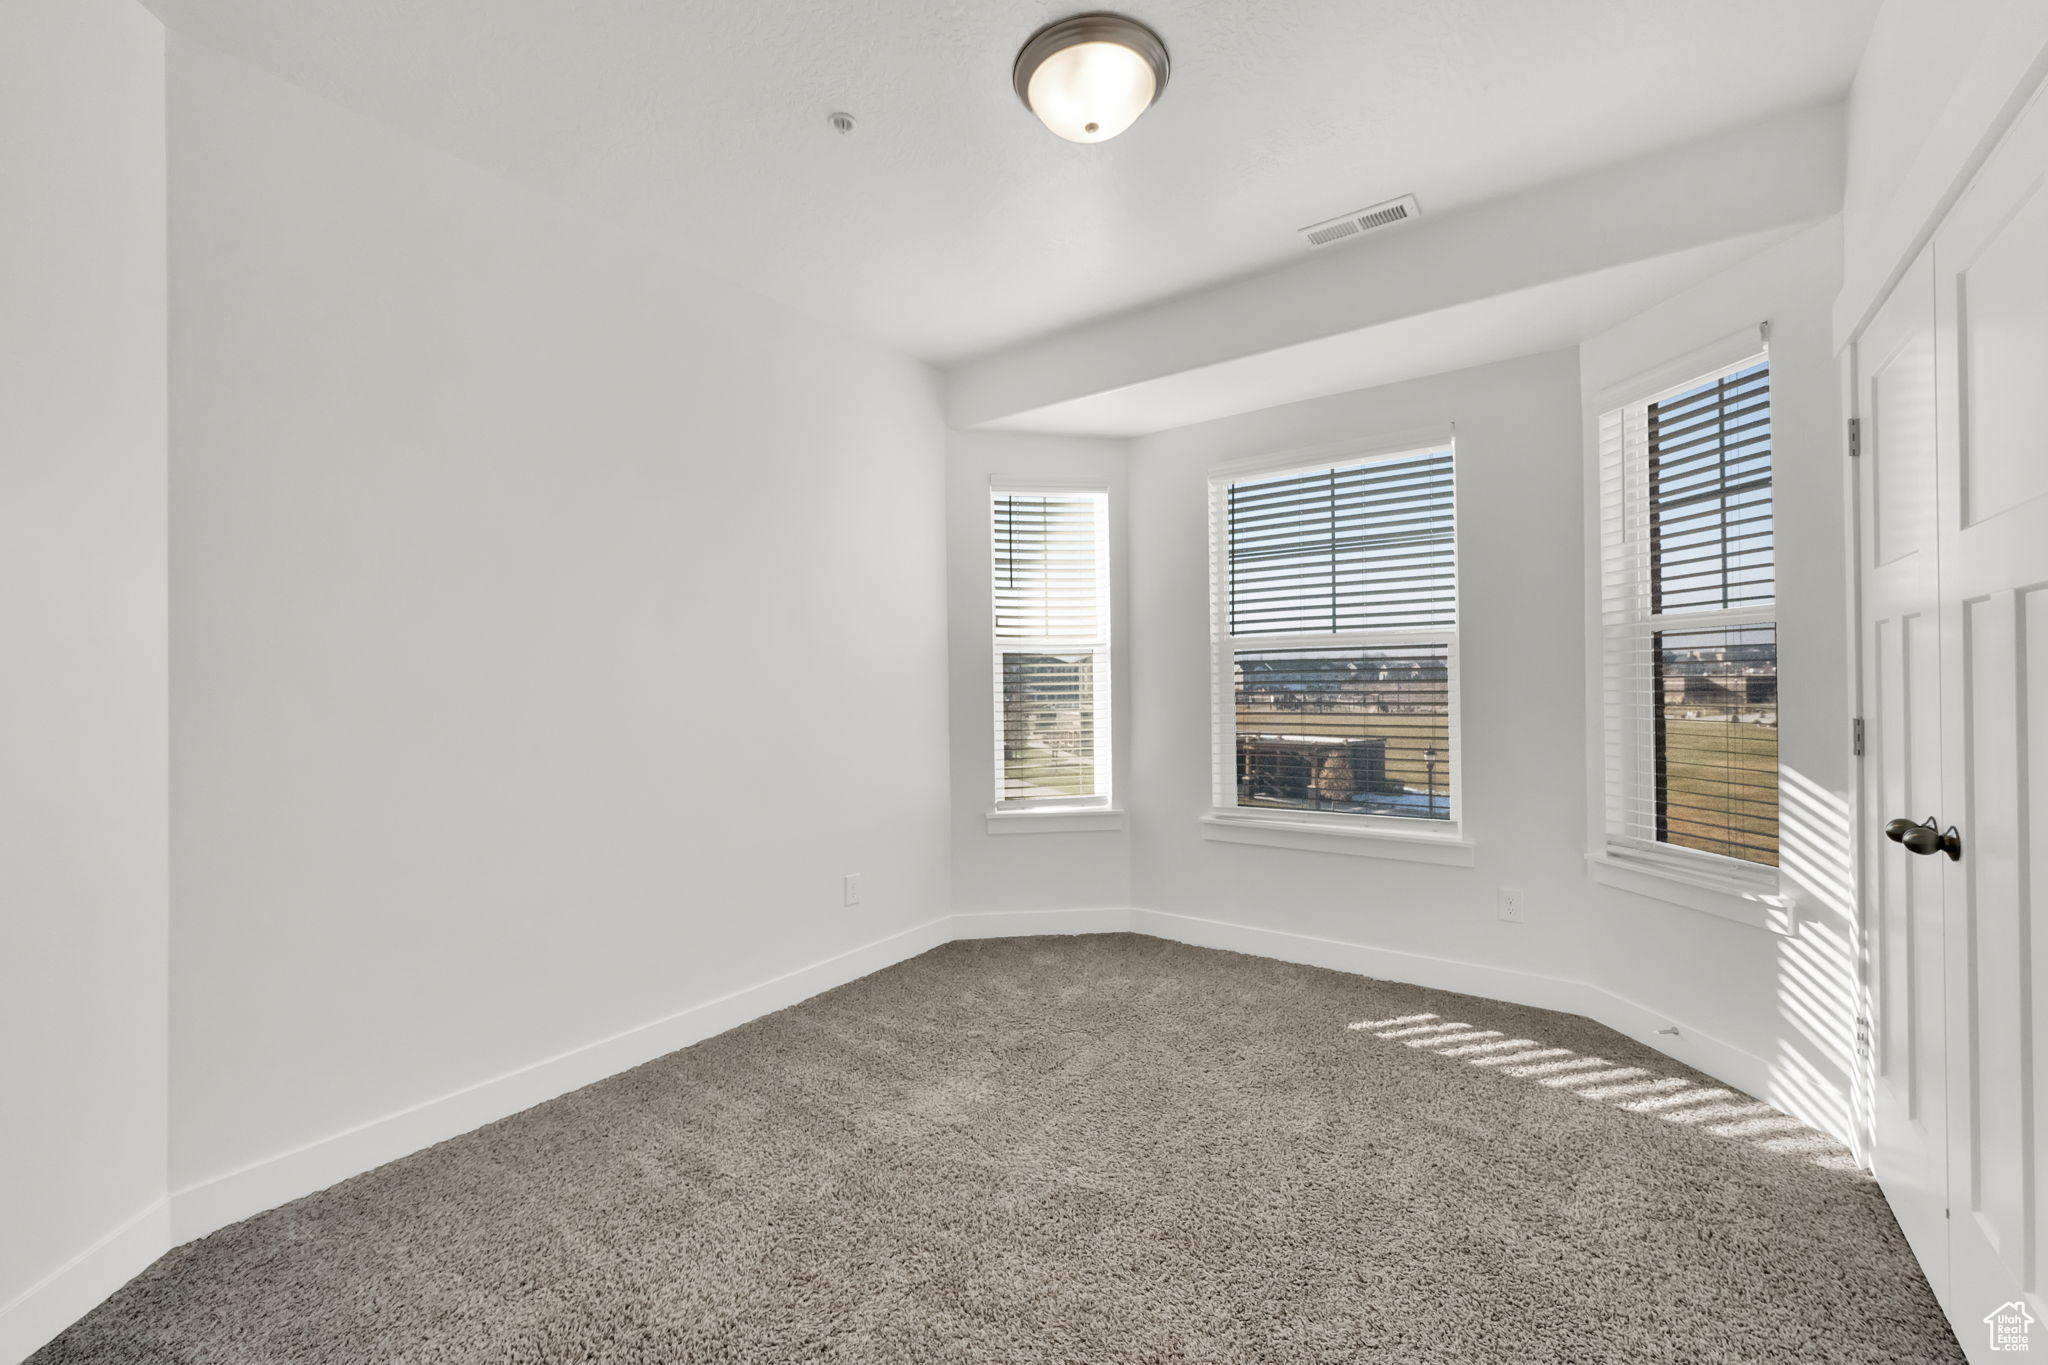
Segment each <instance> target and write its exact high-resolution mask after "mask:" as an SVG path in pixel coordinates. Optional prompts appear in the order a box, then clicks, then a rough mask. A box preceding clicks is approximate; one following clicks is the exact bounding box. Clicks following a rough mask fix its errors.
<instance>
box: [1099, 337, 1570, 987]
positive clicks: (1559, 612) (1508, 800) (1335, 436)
mask: <svg viewBox="0 0 2048 1365" xmlns="http://www.w3.org/2000/svg"><path fill="white" fill-rule="evenodd" d="M1447 423H1456V426H1457V450H1458V489H1459V504H1458V536H1459V548H1460V554H1461V561H1460V565H1459V579H1460V582H1459V592H1460V600H1459V636H1460V645H1461V649H1460V657H1461V665H1462V669H1463V705H1464V734H1463V741H1462V742H1463V751H1464V758H1463V783H1464V796H1463V802H1464V812H1465V821H1464V823H1465V828H1466V830H1467V832H1468V833H1469V835H1470V836H1471V837H1472V838H1473V839H1475V840H1476V841H1477V842H1478V845H1479V855H1478V856H1479V865H1478V866H1477V867H1473V868H1459V867H1440V866H1428V865H1423V864H1418V863H1410V862H1396V861H1389V860H1385V859H1378V858H1363V857H1354V856H1350V855H1347V854H1335V853H1323V852H1305V851H1300V850H1295V849H1277V848H1262V847H1247V846H1243V845H1238V844H1224V843H1214V842H1209V841H1206V840H1204V839H1203V838H1202V837H1201V827H1200V825H1199V824H1198V818H1199V817H1200V815H1201V814H1202V813H1203V812H1204V811H1205V810H1207V809H1208V808H1209V805H1210V773H1209V752H1210V749H1209V735H1210V716H1209V696H1210V692H1209V688H1210V680H1209V671H1208V658H1209V558H1208V556H1209V536H1208V527H1209V522H1208V504H1207V496H1208V480H1209V473H1210V470H1211V468H1212V467H1213V466H1215V465H1216V464H1218V463H1220V462H1224V461H1228V460H1231V459H1235V458H1240V457H1248V456H1256V455H1260V454H1265V453H1279V452H1284V451H1287V450H1291V449H1296V448H1300V447H1307V446H1315V445H1320V444H1326V443H1330V442H1335V441H1342V440H1347V439H1369V438H1372V437H1374V436H1376V435H1390V434H1398V433H1402V432H1408V431H1414V430H1417V429H1421V428H1425V427H1441V426H1443V425H1445V424H1447ZM1579 429H1580V428H1579V379H1578V357H1577V355H1576V353H1575V352H1572V351H1558V352H1553V353H1550V354H1547V355H1541V356H1533V357H1528V358H1525V359H1520V360H1512V361H1506V362H1503V363H1500V364H1496V365H1487V366H1483V367H1481V368H1478V369H1471V370H1461V371H1458V372H1456V373H1453V374H1446V375H1438V376H1434V377H1432V378H1428V379H1421V380H1414V381H1410V382H1408V383H1403V384H1396V385H1390V386H1388V387H1386V388H1380V389H1370V390H1364V391H1361V392H1355V393H1349V394H1341V395H1338V396H1335V397H1331V398H1320V399H1314V400H1311V401H1309V402H1305V403H1295V404H1290V405H1288V406H1286V407H1280V408H1270V409H1267V410H1265V411H1262V412H1254V413H1247V414H1245V415H1243V416H1240V417H1232V418H1225V419H1223V420H1221V421H1215V422H1205V423H1202V424H1200V425H1198V426H1192V427H1184V428H1181V429H1179V430H1176V431H1169V432H1163V433H1161V434H1158V435H1155V436H1148V437H1142V438H1140V439H1138V440H1137V441H1136V442H1134V443H1133V455H1132V467H1131V496H1130V500H1129V501H1130V514H1129V515H1130V521H1131V559H1132V570H1131V599H1132V600H1131V614H1132V616H1133V618H1134V620H1135V622H1136V624H1135V625H1134V627H1133V629H1132V632H1131V649H1132V653H1133V654H1134V656H1135V661H1134V664H1133V675H1134V686H1135V690H1136V694H1135V696H1134V698H1133V702H1132V705H1131V707H1130V711H1131V713H1132V729H1133V736H1132V742H1133V745H1134V747H1135V754H1134V760H1133V768H1134V782H1133V788H1134V791H1135V802H1136V805H1137V808H1138V820H1137V824H1136V827H1135V830H1134V838H1133V846H1132V879H1133V883H1134V885H1133V894H1134V898H1135V903H1136V904H1137V905H1139V906H1142V907H1145V908H1147V909H1153V910H1162V911H1168V912H1172V913H1177V914H1184V915H1195V916H1201V917H1205V918H1214V919H1222V920H1230V921H1235V922H1239V923H1245V924H1253V925H1257V926H1260V927H1263V928H1269V929H1278V930H1282V931H1285V932H1288V933H1295V934H1308V935H1314V936H1318V937H1324V938H1333V939H1339V940H1344V941H1348V942H1353V943H1369V944H1372V945H1375V946H1376V947H1379V948H1382V949H1393V950H1397V951H1401V952H1407V953H1420V954H1425V955H1429V956H1434V957H1444V958H1454V959H1459V960H1462V961H1467V962H1480V963H1488V964H1493V965H1497V966H1501V967H1514V968H1519V969H1523V970H1528V971H1534V972H1544V973H1552V974H1558V975H1564V976H1569V977H1574V978H1576V977H1577V976H1578V975H1579V974H1580V972H1581V963H1582V960H1583V957H1584V951H1585V950H1584V933H1583V926H1584V922H1585V916H1586V908H1585V902H1586V899H1587V894H1586V891H1587V889H1586V887H1585V886H1584V873H1583V867H1582V860H1583V851H1584V842H1585V841H1584V838H1583V834H1582V829H1581V817H1580V813H1579V804H1580V803H1579V800H1578V794H1579V790H1580V784H1581V782H1582V773H1583V770H1584V762H1583V759H1582V756H1581V755H1582V751H1583V745H1584V735H1583V733H1582V731H1583V725H1582V721H1581V710H1582V707H1581V697H1582V695H1583V693H1582V690H1581V689H1582V686H1583V675H1582V668H1581V661H1580V657H1579V650H1578V641H1579V638H1580V629H1581V624H1580V623H1581V608H1580V603H1581V587H1580V582H1579V566H1580V551H1579V536H1578V527H1579V520H1580V501H1579V499H1580V487H1579ZM1504 882H1505V883H1507V884H1509V885H1518V886H1521V887H1523V888H1524V889H1525V890H1526V891H1527V892H1528V894H1529V910H1528V922H1527V923H1526V924H1523V925H1519V926H1517V925H1507V924H1502V923H1500V922H1499V920H1498V919H1497V918H1496V917H1495V908H1496V907H1495V888H1496V887H1497V886H1498V885H1500V884H1501V883H1504Z"/></svg>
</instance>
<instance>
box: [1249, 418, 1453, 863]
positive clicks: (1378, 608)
mask: <svg viewBox="0 0 2048 1365" xmlns="http://www.w3.org/2000/svg"><path fill="white" fill-rule="evenodd" d="M1453 463H1454V461H1453V455H1452V451H1451V448H1450V446H1449V445H1444V446H1440V447H1432V448H1429V449H1425V450H1408V451H1403V452H1401V453H1399V454H1393V455H1376V456H1372V457H1368V458H1359V459H1355V460H1349V461H1346V462H1343V463H1338V464H1334V465H1332V464H1321V465H1318V466H1316V467H1314V468H1310V469H1293V470H1288V471H1286V472H1282V473H1260V474H1256V475H1246V476H1242V477H1226V478H1219V479H1217V480H1216V481H1215V483H1214V485H1213V499H1214V503H1213V510H1212V516H1213V518H1214V529H1215V536H1214V540H1215V556H1216V566H1215V572H1216V588H1217V592H1216V599H1217V619H1216V629H1215V636H1216V735H1217V743H1216V804H1217V806H1218V807H1219V808H1221V809H1225V810H1233V811H1235V812H1237V813H1240V814H1255V813H1259V812H1271V813H1274V814H1285V813H1289V812H1296V813H1315V814H1308V815H1306V817H1305V818H1309V819H1322V820H1332V819H1334V818H1336V817H1343V818H1344V819H1345V821H1347V822H1357V823H1370V824H1378V825H1381V826H1383V827H1384V828H1386V829H1387V830H1389V831H1395V830H1399V829H1402V828H1404V827H1405V828H1406V829H1407V830H1408V831H1410V832H1411V833H1413V832H1417V831H1422V830H1431V829H1434V830H1436V831H1438V832H1440V833H1441V832H1448V831H1449V830H1451V829H1452V828H1453V827H1454V826H1455V824H1456V822H1457V819H1458V804H1459V789H1458V780H1457V773H1458V733H1457V699H1458V587H1457V529H1456V515H1455V497H1454V492H1453V482H1454V481H1453ZM1290 818H1295V819H1300V818H1304V816H1303V815H1299V814H1297V815H1294V816H1292V817H1290ZM1430 822H1433V824H1432V823H1430Z"/></svg>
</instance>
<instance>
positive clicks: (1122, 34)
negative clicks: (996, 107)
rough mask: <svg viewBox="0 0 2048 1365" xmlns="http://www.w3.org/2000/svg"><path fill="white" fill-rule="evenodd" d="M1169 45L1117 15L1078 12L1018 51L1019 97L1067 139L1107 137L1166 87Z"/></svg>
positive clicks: (1016, 80) (1015, 76)
mask: <svg viewBox="0 0 2048 1365" xmlns="http://www.w3.org/2000/svg"><path fill="white" fill-rule="evenodd" d="M1166 73H1167V61H1166V44H1164V43H1162V42H1160V41H1159V35H1158V34H1156V33H1154V32H1153V31H1152V30H1151V29H1149V28H1146V27H1145V26H1144V25H1143V24H1141V23H1139V22H1137V21H1136V20H1135V19H1126V18H1124V17H1123V16H1122V15H1120V14H1076V15H1073V16H1072V17H1070V18H1066V19H1061V20H1059V21H1057V22H1055V23H1051V24H1047V25H1046V26H1045V27H1044V28H1042V29H1040V30H1038V32H1036V33H1034V34H1032V35H1031V38H1030V40H1029V41H1028V42H1026V43H1025V44H1024V49H1023V51H1021V52H1019V53H1018V54H1017V65H1016V67H1015V68H1014V69H1013V70H1012V72H1011V75H1010V80H1011V84H1013V85H1014V86H1016V88H1017V97H1018V98H1019V99H1021V100H1023V101H1024V103H1025V105H1026V106H1027V107H1029V108H1030V110H1031V112H1032V113H1034V114H1036V115H1038V120H1039V122H1041V123H1043V124H1044V125H1045V126H1046V127H1048V128H1050V129H1051V130H1052V131H1053V132H1055V133H1057V134H1058V135H1059V136H1061V137H1063V138H1065V139H1066V140H1067V141H1069V142H1107V141H1108V140H1109V139H1111V138H1113V137H1115V136H1116V135H1117V134H1118V133H1121V132H1122V131H1123V130H1124V129H1126V128H1128V127H1130V126H1131V125H1132V124H1133V123H1136V122H1137V121H1138V116H1139V115H1140V114H1142V113H1144V112H1145V111H1146V110H1147V109H1149V108H1151V107H1152V101H1154V100H1156V99H1158V98H1159V92H1160V91H1162V90H1164V89H1165V88H1166Z"/></svg>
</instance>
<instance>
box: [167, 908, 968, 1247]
mask: <svg viewBox="0 0 2048 1365" xmlns="http://www.w3.org/2000/svg"><path fill="white" fill-rule="evenodd" d="M952 922H953V917H952V916H950V915H941V916H940V917H939V918H937V919H934V920H928V921H926V922H925V923H923V924H918V925H913V926H912V927H910V928H908V929H903V930H899V931H898V932H896V933H894V934H890V935H889V936H887V937H886V938H880V939H877V940H875V941H874V942H873V943H867V944H863V945H861V946H860V947H858V948H854V949H851V950H849V951H847V952H844V953H839V954H837V955H835V956H833V957H829V958H826V959H824V960H823V961H821V962H814V963H812V964H810V965H809V966H807V967H799V968H797V969H796V970H795V971H791V972H785V973H783V974H782V975H781V976H777V977H771V978H770V979H769V980H767V981H762V982H757V983H756V984H754V985H752V986H747V987H743V988H742V989H740V990H736V991H733V992H730V993H729V994H726V995H721V996H718V997H717V998H715V999H712V1000H707V1001H705V1002H703V1003H702V1004H698V1005H692V1006H690V1007H689V1008H688V1009H683V1010H678V1011H677V1012H676V1013H674V1014H671V1015H668V1016H666V1017H664V1018H661V1019H656V1020H653V1021H652V1022H649V1023H646V1024H642V1025H640V1026H638V1027H637V1028H632V1029H628V1030H626V1031H624V1032H622V1033H615V1034H613V1035H611V1036H610V1037H608V1038H600V1039H598V1040H597V1041H595V1042H591V1043H586V1044H584V1045H583V1046H581V1047H577V1048H572V1049H570V1050H569V1051H567V1052H562V1053H557V1054H556V1055H555V1056H552V1057H548V1058H544V1059H543V1060H541V1061H537V1062H534V1063H531V1064H530V1065H527V1066H523V1067H520V1068H518V1069H517V1070H515V1071H508V1072H505V1073H504V1074H503V1075H499V1076H493V1077H491V1078H490V1079H489V1080H483V1081H478V1082H477V1083H476V1084H474V1085H469V1086H465V1087H463V1088H462V1089H460V1090H455V1091H451V1092H450V1093H448V1094H446V1095H442V1096H440V1097H438V1098H436V1099H432V1100H428V1101H426V1102H425V1103H423V1104H417V1105H414V1106H412V1107H411V1108H408V1109H401V1110H399V1111H398V1112H396V1113H393V1114H385V1115H383V1116H381V1117H379V1118H375V1119H371V1120H369V1121H368V1122H366V1123H361V1124H358V1125H356V1126H355V1127H353V1128H349V1129H345V1130H343V1131H342V1132H339V1133H335V1134H333V1135H331V1136H329V1137H325V1138H322V1139H320V1140H319V1141H317V1142H312V1143H308V1144H306V1145H305V1146H303V1147H298V1148H294V1149H293V1150H291V1151H287V1152H280V1153H279V1154H278V1155H276V1156H273V1157H267V1158H265V1159H264V1160H262V1161H258V1162H255V1163H253V1164H251V1165H248V1166H244V1167H242V1168H241V1169H239V1170H235V1171H229V1172H227V1173H225V1174H222V1175H217V1176H214V1177H212V1178H210V1179H207V1180H203V1181H199V1182H197V1183H195V1184H191V1185H187V1186H185V1187H184V1188H182V1189H179V1190H174V1191H172V1193H171V1237H172V1239H173V1240H172V1242H171V1245H177V1244H178V1243H182V1242H189V1241H191V1240H192V1239H193V1238H195V1237H204V1236H205V1235H206V1234H207V1233H209V1232H213V1231H215V1230H216V1229H219V1228H224V1227H226V1226H227V1225H228V1224H230V1223H234V1222H239V1221H240V1220H242V1219H244V1218H247V1217H249V1216H250V1215H252V1214H256V1213H261V1212H262V1211H263V1210H265V1209H270V1208H276V1207H277V1206H278V1205H279V1204H283V1203H286V1202H288V1201H290V1200H293V1199H297V1198H298V1197H300V1196H301V1195H306V1194H311V1193H312V1192H313V1191H315V1190H321V1189H325V1188H326V1187H327V1186H329V1185H332V1184H334V1183H335V1182H336V1181H338V1180H346V1179H347V1178H348V1177H350V1176H352V1175H359V1174H361V1173H362V1172H364V1171H367V1170H371V1169H374V1168H375V1167H378V1166H381V1165H383V1164H384V1163H385V1162H387V1161H395V1160H397V1159H398V1158H399V1157H402V1156H405V1155H408V1154H409V1153H412V1152H417V1151H419V1150H420V1149H421V1148H424V1147H431V1146H432V1145H434V1144H435V1143H437V1142H444V1141H446V1140H447V1139H449V1138H452V1137H459V1136H460V1135H461V1134H463V1133H467V1132H469V1131H471V1130H472V1129H475V1128H480V1127H482V1126H483V1125H484V1124H486V1123H492V1122H495V1121H496V1120H498V1119H501V1118H504V1117H506V1116H507V1115H508V1114H516V1113H518V1112H519V1111H520V1110H522V1109H527V1108H531V1107H532V1106H533V1105H536V1104H539V1103H541V1102H542V1101H544V1100H551V1099H553V1098H554V1097H555V1096H557V1095H565V1094H567V1093H568V1092H569V1091H571V1090H576V1089H579V1088H581V1087H583V1086H586V1085H589V1084H591V1083H592V1082H593V1081H601V1080H603V1079H604V1078H605V1077H607V1076H615V1075H617V1074H618V1073H619V1072H621V1071H625V1070H627V1069H629V1068H631V1067H635V1066H638V1065H640V1064H641V1063H642V1062H647V1061H652V1060H653V1059H654V1058H656V1057H660V1056H662V1055H664V1054H666V1053H670V1052H674V1051H675V1050H676V1049H677V1048H684V1047H688V1046H690V1044H692V1043H698V1042H702V1041H703V1040H704V1039H706V1038H709V1037H712V1036H713V1035H715V1034H720V1033H723V1032H725V1031H726V1030H727V1029H731V1028H737V1027H738V1026H739V1025H741V1024H744V1023H746V1022H748V1021H749V1020H752V1019H758V1018H760V1017H761V1016H762V1015H764V1014H772V1013H773V1012H774V1011H776V1010H779V1009H784V1008H787V1007H788V1006H790V1005H794V1004H796V1003H798V1002H799V1001H802V1000H808V999H809V998H810V997H811V996H814V995H817V994H818V993H819V992H821V991H828V990H831V989H832V988H833V987H834V986H842V985H845V984H846V983H847V982H849V981H856V980H859V979H860V978H861V977H863V976H866V975H868V974H869V973H871V972H877V971H880V970H881V969H882V968H884V967H887V966H891V965H893V964H894V963H898V962H901V961H903V960H904V959H906V958H912V957H916V956H917V955H918V954H919V953H922V952H927V951H929V950H930V949H932V948H936V947H938V946H939V945H940V944H941V943H945V942H947V941H948V940H950V939H951V938H952V937H953V932H952Z"/></svg>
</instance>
